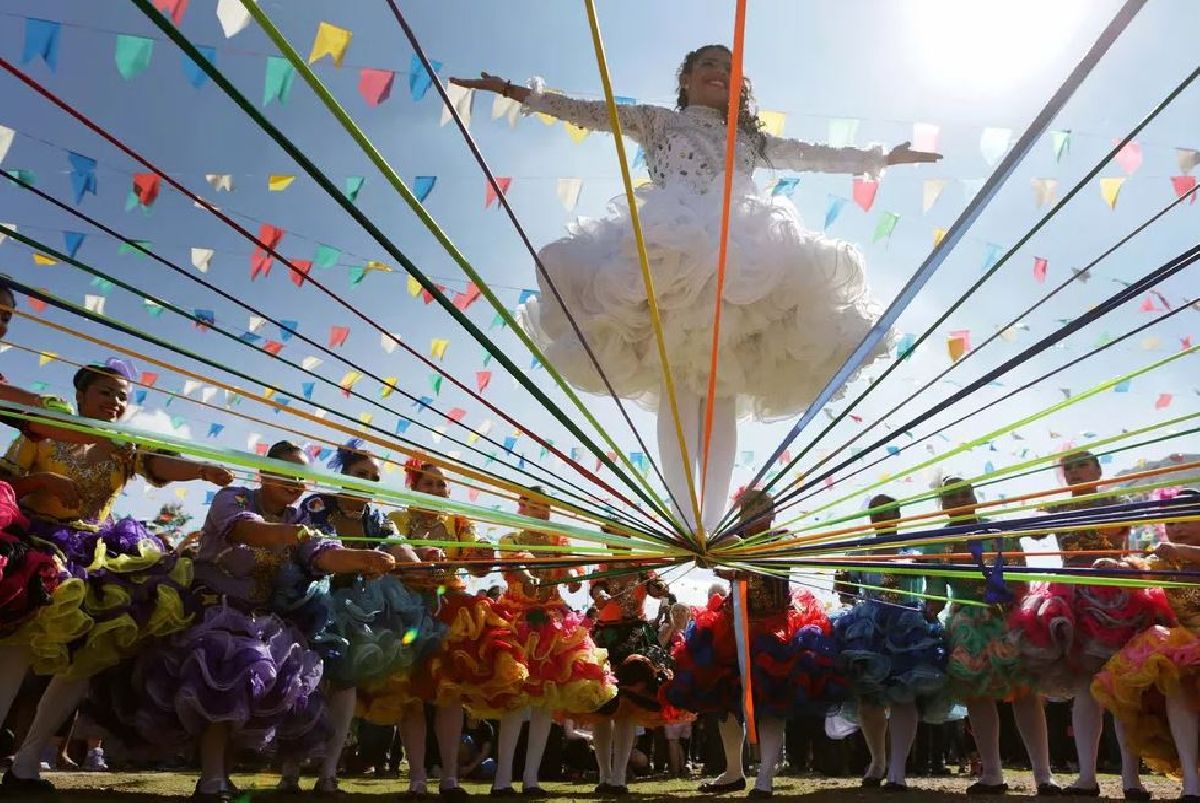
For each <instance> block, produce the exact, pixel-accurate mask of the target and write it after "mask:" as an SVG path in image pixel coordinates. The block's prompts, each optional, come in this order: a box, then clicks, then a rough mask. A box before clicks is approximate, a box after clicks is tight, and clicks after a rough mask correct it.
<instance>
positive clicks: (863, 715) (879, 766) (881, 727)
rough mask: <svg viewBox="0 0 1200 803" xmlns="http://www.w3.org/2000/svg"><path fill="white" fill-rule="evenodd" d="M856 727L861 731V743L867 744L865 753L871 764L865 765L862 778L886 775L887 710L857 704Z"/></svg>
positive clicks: (866, 704)
mask: <svg viewBox="0 0 1200 803" xmlns="http://www.w3.org/2000/svg"><path fill="white" fill-rule="evenodd" d="M858 727H859V730H861V731H862V735H863V741H865V742H866V743H867V752H868V753H870V754H871V763H870V764H868V765H867V769H866V772H864V773H863V777H864V778H882V777H883V776H884V775H886V774H887V756H886V755H885V753H886V752H887V709H885V708H882V707H881V706H878V705H871V704H870V703H859V706H858Z"/></svg>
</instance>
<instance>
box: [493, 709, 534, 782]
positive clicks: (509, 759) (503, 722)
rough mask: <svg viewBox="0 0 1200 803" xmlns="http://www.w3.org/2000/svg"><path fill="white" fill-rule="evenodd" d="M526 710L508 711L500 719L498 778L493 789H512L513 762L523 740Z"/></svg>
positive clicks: (497, 744)
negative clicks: (522, 733)
mask: <svg viewBox="0 0 1200 803" xmlns="http://www.w3.org/2000/svg"><path fill="white" fill-rule="evenodd" d="M525 710H526V709H524V708H518V709H517V710H516V711H506V712H505V713H504V716H502V717H500V735H499V736H498V737H497V741H496V777H495V778H493V779H492V788H493V789H511V788H512V784H513V760H514V757H515V756H516V754H517V742H518V741H519V740H520V738H521V725H522V724H523V723H524V722H525Z"/></svg>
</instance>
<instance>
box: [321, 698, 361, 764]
mask: <svg viewBox="0 0 1200 803" xmlns="http://www.w3.org/2000/svg"><path fill="white" fill-rule="evenodd" d="M357 702H358V690H357V689H355V688H353V687H351V688H349V689H338V690H337V691H334V692H333V693H332V694H330V695H329V724H330V725H332V726H333V733H332V734H330V736H329V742H328V744H326V745H325V758H323V759H322V760H321V770H320V772H319V773H318V774H317V778H318V779H319V780H328V779H331V778H332V779H336V778H337V769H338V760H339V759H340V758H341V756H342V748H344V747H345V746H346V737H347V736H349V735H350V723H351V722H352V721H353V720H354V705H355V703H357Z"/></svg>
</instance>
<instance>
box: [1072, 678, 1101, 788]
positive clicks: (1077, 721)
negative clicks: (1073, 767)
mask: <svg viewBox="0 0 1200 803" xmlns="http://www.w3.org/2000/svg"><path fill="white" fill-rule="evenodd" d="M1071 729H1072V730H1073V731H1074V732H1075V754H1076V755H1077V756H1078V758H1079V778H1078V779H1077V780H1076V781H1075V783H1074V784H1072V786H1074V787H1076V788H1078V789H1091V788H1093V787H1094V786H1096V760H1097V759H1098V758H1099V756H1100V736H1101V733H1102V731H1103V730H1104V709H1103V708H1101V707H1100V703H1099V702H1097V701H1096V698H1095V697H1093V696H1092V690H1091V678H1088V679H1087V682H1085V683H1081V684H1080V685H1079V686H1078V687H1077V688H1076V689H1075V700H1074V701H1073V702H1072V703H1071Z"/></svg>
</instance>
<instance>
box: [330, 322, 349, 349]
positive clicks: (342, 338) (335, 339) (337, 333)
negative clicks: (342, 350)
mask: <svg viewBox="0 0 1200 803" xmlns="http://www.w3.org/2000/svg"><path fill="white" fill-rule="evenodd" d="M348 337H350V327H349V326H331V327H329V346H330V348H336V347H337V346H344V345H345V344H346V338H348Z"/></svg>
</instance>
